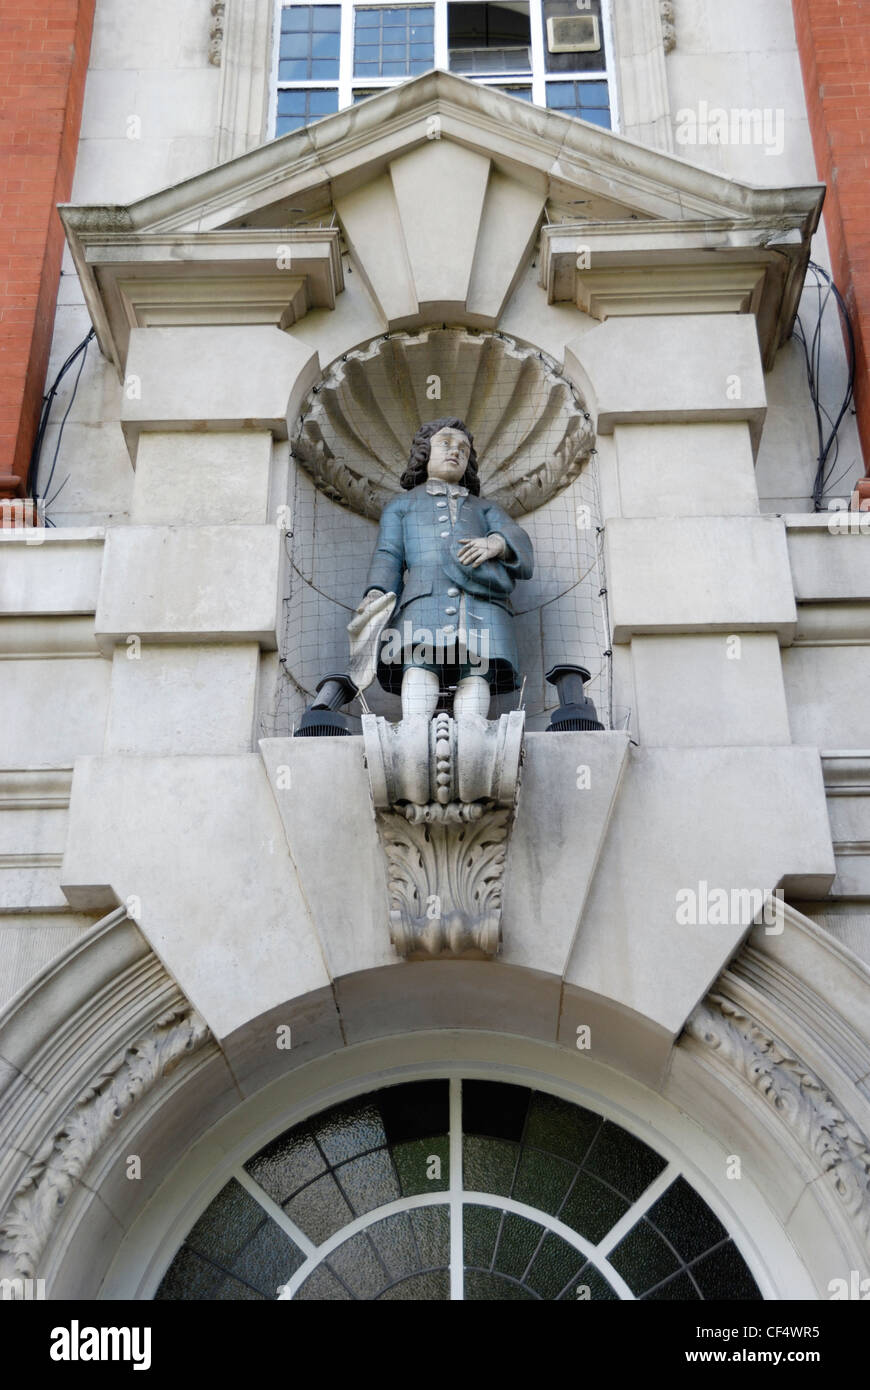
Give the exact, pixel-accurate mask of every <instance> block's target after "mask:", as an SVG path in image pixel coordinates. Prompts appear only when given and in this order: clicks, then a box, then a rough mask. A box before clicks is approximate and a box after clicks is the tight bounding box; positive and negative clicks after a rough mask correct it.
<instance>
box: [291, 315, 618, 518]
mask: <svg viewBox="0 0 870 1390" xmlns="http://www.w3.org/2000/svg"><path fill="white" fill-rule="evenodd" d="M436 382H437V384H438V389H439V390H440V395H439V396H438V398H437V399H435V400H433V399H432V397H431V390H432V386H433V383H436ZM427 393H429V394H427ZM445 415H455V416H458V417H459V418H460V419H462V420H465V421H466V423H467V424H468V426H469V428H470V429H471V431H472V433H473V435H474V444H475V448H476V450H477V453H478V457H479V459H480V481H481V490H482V491H483V493H484V494H485V496H486V497H487V499H488V500H489V501H494V502H498V503H499V504H500V506H502V507H504V508H505V510H506V511H507V512H508V513H509V514H510V515H511V516H522V515H524V514H525V513H527V512H531V511H533V510H534V509H535V508H536V507H540V506H541V505H542V504H543V503H544V502H547V501H548V500H549V499H550V498H551V497H552V496H554V495H555V494H556V493H557V492H559V491H560V490H561V489H562V488H564V487H567V486H568V484H569V483H571V482H573V480H574V479H575V478H576V477H577V475H578V474H579V473H580V472H581V470H582V469H583V467H584V465H585V464H586V463H587V462H588V460H589V457H590V455H591V453H592V450H593V447H594V444H595V431H594V428H593V425H592V422H591V420H590V417H589V415H588V413H587V411H586V409H585V406H584V404H583V402H582V401H581V400H580V398H579V396H578V395H577V393H576V390H575V389H574V387H573V386H572V385H571V383H570V382H568V381H567V380H566V379H565V378H564V377H562V376H560V375H559V373H558V370H557V368H556V364H555V363H553V362H550V361H548V360H547V359H546V358H545V357H544V355H543V354H542V353H540V352H539V351H538V350H537V349H536V348H531V347H524V346H522V345H521V344H519V343H517V342H515V341H514V340H513V339H512V338H508V337H507V336H506V335H505V334H502V333H474V332H469V331H468V330H467V329H464V328H446V329H442V328H429V329H425V330H424V331H423V332H420V333H415V334H409V333H393V334H388V335H386V336H385V337H382V338H378V339H376V340H375V342H373V343H370V344H369V345H368V346H367V347H365V348H362V349H359V350H358V351H355V352H349V353H346V354H345V356H344V357H342V358H341V360H340V361H338V362H336V363H335V364H334V365H333V366H332V368H331V369H330V370H329V371H328V372H327V374H326V376H325V377H324V379H323V381H321V382H320V384H319V385H318V386H317V387H316V389H315V391H314V392H312V394H311V395H310V396H309V398H308V401H307V402H306V404H305V406H304V408H303V411H302V419H301V424H300V428H299V431H298V433H297V435H296V437H295V438H294V439H293V441H292V443H293V453H294V456H295V457H296V458H297V459H298V460H299V461H300V462H301V463H302V464H303V466H304V467H305V468H306V470H307V471H308V472H309V473H310V474H311V477H312V479H313V481H314V482H315V484H316V485H317V487H319V488H320V489H321V490H322V491H323V492H325V493H326V494H327V496H329V497H332V498H333V499H334V500H335V501H338V502H341V503H344V504H345V505H346V506H348V507H350V508H351V509H352V510H353V511H355V512H358V513H359V514H360V515H362V516H367V517H371V518H372V519H373V520H377V518H378V517H379V516H380V514H381V511H382V509H383V507H384V506H385V504H386V503H387V502H389V501H390V499H391V498H392V497H394V496H395V495H396V493H397V491H398V490H399V479H400V477H401V475H402V473H403V472H404V469H405V467H406V466H407V462H408V449H407V441H408V439H411V438H413V436H414V434H415V432H416V430H417V429H418V427H419V425H420V422H421V421H422V420H429V419H432V418H433V417H437V416H445Z"/></svg>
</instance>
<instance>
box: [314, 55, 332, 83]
mask: <svg viewBox="0 0 870 1390" xmlns="http://www.w3.org/2000/svg"><path fill="white" fill-rule="evenodd" d="M311 76H312V77H313V78H314V79H315V80H316V81H319V82H322V81H324V79H325V78H328V77H338V59H337V58H312V60H311Z"/></svg>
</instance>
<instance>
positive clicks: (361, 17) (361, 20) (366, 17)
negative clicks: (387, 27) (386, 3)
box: [356, 10, 381, 30]
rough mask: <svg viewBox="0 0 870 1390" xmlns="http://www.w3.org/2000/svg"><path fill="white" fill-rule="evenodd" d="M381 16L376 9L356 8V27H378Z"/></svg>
mask: <svg viewBox="0 0 870 1390" xmlns="http://www.w3.org/2000/svg"><path fill="white" fill-rule="evenodd" d="M380 24H381V17H380V15H379V14H378V12H377V10H357V12H356V28H357V30H359V29H379V28H380Z"/></svg>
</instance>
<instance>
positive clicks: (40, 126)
mask: <svg viewBox="0 0 870 1390" xmlns="http://www.w3.org/2000/svg"><path fill="white" fill-rule="evenodd" d="M94 5H95V0H41V3H35V0H0V498H2V497H10V496H15V495H19V496H20V495H22V494H23V492H24V483H25V479H26V476H27V466H28V463H29V460H30V451H31V448H32V445H33V436H34V433H35V430H36V424H37V420H38V417H39V408H40V402H41V400H42V393H43V390H44V387H45V374H46V370H47V367H48V355H49V349H50V346H51V337H52V330H53V327H54V311H55V304H56V300H57V287H58V281H59V278H60V264H61V256H62V252H63V229H62V227H61V224H60V219H59V217H58V215H57V211H56V208H55V204H56V203H63V202H68V201H69V196H70V191H71V189H72V179H73V170H74V167H75V159H76V149H77V146H78V136H79V125H80V122H81V111H82V99H83V96H84V89H85V77H86V74H87V67H88V55H89V53H90V46H91V32H92V29H93V20H94Z"/></svg>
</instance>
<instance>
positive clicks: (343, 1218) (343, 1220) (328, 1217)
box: [284, 1174, 353, 1245]
mask: <svg viewBox="0 0 870 1390" xmlns="http://www.w3.org/2000/svg"><path fill="white" fill-rule="evenodd" d="M284 1210H285V1211H286V1213H287V1215H288V1216H289V1217H290V1220H291V1221H294V1222H295V1223H296V1225H297V1226H298V1227H299V1228H300V1229H301V1230H302V1231H304V1232H305V1234H306V1235H307V1236H308V1239H309V1240H312V1241H313V1242H314V1244H315V1245H320V1244H321V1242H322V1241H324V1240H326V1239H327V1237H328V1236H331V1235H334V1234H335V1232H336V1231H339V1230H341V1227H342V1226H346V1225H347V1223H348V1222H349V1221H352V1220H353V1212H352V1211H351V1209H350V1207H349V1206H348V1204H347V1202H346V1201H345V1200H344V1197H343V1196H342V1194H341V1192H340V1191H339V1189H338V1184H337V1183H336V1181H335V1178H333V1177H332V1176H331V1175H329V1174H327V1175H326V1177H323V1178H317V1179H316V1180H315V1181H314V1182H313V1183H310V1184H309V1186H308V1187H303V1189H302V1191H301V1192H298V1193H297V1194H296V1196H295V1197H291V1199H290V1201H289V1202H285V1204H284Z"/></svg>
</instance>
